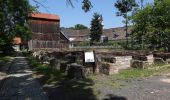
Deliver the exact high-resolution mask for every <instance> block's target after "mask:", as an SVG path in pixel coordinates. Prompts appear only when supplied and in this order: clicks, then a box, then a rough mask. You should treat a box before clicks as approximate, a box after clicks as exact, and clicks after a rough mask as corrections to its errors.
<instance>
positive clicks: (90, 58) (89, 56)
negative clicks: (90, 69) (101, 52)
mask: <svg viewBox="0 0 170 100" xmlns="http://www.w3.org/2000/svg"><path fill="white" fill-rule="evenodd" d="M89 62H95V60H94V52H93V51H92V52H85V63H89Z"/></svg>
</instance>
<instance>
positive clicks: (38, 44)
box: [28, 13, 69, 50]
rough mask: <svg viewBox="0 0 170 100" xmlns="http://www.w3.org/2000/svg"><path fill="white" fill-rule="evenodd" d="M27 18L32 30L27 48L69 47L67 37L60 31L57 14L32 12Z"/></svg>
mask: <svg viewBox="0 0 170 100" xmlns="http://www.w3.org/2000/svg"><path fill="white" fill-rule="evenodd" d="M28 18H29V19H28V24H29V27H30V29H31V30H32V32H33V35H32V39H31V40H30V41H29V42H28V47H29V50H36V49H63V48H68V47H69V40H68V38H67V37H66V36H65V35H64V34H63V33H62V32H61V31H60V18H59V16H58V15H54V14H45V13H33V14H30V15H29V17H28Z"/></svg>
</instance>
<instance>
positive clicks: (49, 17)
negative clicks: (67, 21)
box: [29, 13, 60, 20]
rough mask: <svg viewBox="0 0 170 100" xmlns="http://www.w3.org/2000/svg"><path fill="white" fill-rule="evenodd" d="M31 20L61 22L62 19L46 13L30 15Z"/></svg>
mask: <svg viewBox="0 0 170 100" xmlns="http://www.w3.org/2000/svg"><path fill="white" fill-rule="evenodd" d="M29 18H40V19H49V20H60V17H59V16H58V15H54V14H46V13H32V14H29Z"/></svg>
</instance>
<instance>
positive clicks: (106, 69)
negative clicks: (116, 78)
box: [99, 63, 118, 75]
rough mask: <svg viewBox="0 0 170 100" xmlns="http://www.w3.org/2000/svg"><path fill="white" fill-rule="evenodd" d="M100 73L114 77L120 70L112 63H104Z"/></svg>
mask: <svg viewBox="0 0 170 100" xmlns="http://www.w3.org/2000/svg"><path fill="white" fill-rule="evenodd" d="M99 73H100V74H105V75H113V74H116V73H118V69H117V68H116V67H115V66H114V64H112V63H102V64H101V66H100V67H99Z"/></svg>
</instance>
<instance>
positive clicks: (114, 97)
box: [103, 94, 127, 100]
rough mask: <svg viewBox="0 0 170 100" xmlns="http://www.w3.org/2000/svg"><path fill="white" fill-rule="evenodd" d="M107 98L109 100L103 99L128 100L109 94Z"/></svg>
mask: <svg viewBox="0 0 170 100" xmlns="http://www.w3.org/2000/svg"><path fill="white" fill-rule="evenodd" d="M107 97H108V98H105V99H103V100H127V98H126V97H123V96H116V95H113V94H108V95H107Z"/></svg>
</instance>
